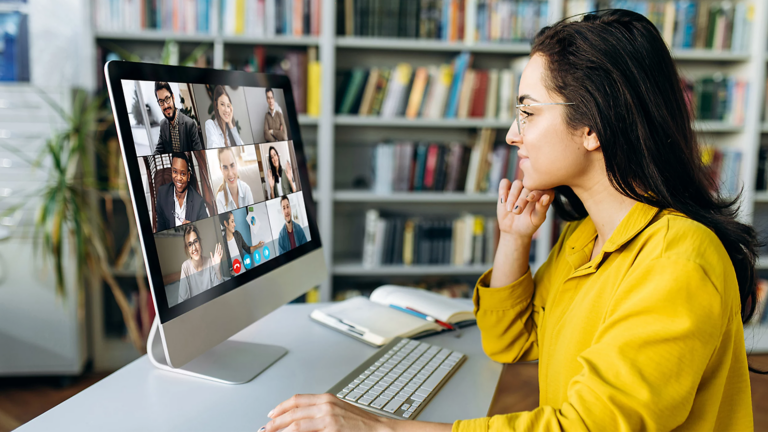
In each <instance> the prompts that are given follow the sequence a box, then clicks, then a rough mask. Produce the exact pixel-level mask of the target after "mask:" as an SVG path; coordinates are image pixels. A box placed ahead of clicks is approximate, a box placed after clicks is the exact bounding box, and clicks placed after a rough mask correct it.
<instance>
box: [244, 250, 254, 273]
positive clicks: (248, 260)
mask: <svg viewBox="0 0 768 432" xmlns="http://www.w3.org/2000/svg"><path fill="white" fill-rule="evenodd" d="M251 264H253V261H251V256H250V255H248V254H246V255H245V257H243V265H244V266H245V269H246V270H249V269H250V268H251Z"/></svg>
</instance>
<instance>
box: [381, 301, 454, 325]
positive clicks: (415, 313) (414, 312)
mask: <svg viewBox="0 0 768 432" xmlns="http://www.w3.org/2000/svg"><path fill="white" fill-rule="evenodd" d="M389 306H390V307H391V308H394V309H397V310H399V311H401V312H405V313H407V314H410V315H413V316H415V317H418V318H421V319H425V320H427V321H431V322H433V323H435V324H437V325H439V326H440V327H443V328H447V329H448V330H456V331H459V328H458V327H456V326H453V325H451V324H448V323H446V322H443V321H440V320H439V319H437V318H435V317H433V316H429V315H427V314H425V313H423V312H419V311H417V310H416V309H413V308H410V307H401V306H398V305H393V304H391V305H389Z"/></svg>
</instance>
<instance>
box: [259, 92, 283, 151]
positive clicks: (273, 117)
mask: <svg viewBox="0 0 768 432" xmlns="http://www.w3.org/2000/svg"><path fill="white" fill-rule="evenodd" d="M264 94H266V95H267V105H269V110H268V111H267V113H266V114H264V139H265V140H267V141H268V142H275V141H287V140H288V131H287V130H286V128H285V120H283V113H282V112H280V110H278V109H277V106H276V105H275V92H274V90H272V89H271V88H269V87H267V89H266V90H265V91H264Z"/></svg>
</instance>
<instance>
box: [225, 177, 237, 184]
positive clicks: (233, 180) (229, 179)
mask: <svg viewBox="0 0 768 432" xmlns="http://www.w3.org/2000/svg"><path fill="white" fill-rule="evenodd" d="M227 181H228V182H230V183H234V182H236V181H237V177H235V178H228V179H227Z"/></svg>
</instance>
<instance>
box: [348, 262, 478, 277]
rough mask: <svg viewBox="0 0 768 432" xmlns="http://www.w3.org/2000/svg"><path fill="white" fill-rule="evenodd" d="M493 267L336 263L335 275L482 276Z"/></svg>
mask: <svg viewBox="0 0 768 432" xmlns="http://www.w3.org/2000/svg"><path fill="white" fill-rule="evenodd" d="M490 267H491V265H490V264H482V265H470V266H454V265H447V264H443V265H440V264H435V265H411V266H404V265H388V266H387V265H382V266H376V267H364V266H363V265H362V264H360V263H346V264H336V265H334V266H333V274H334V276H462V275H467V276H475V275H476V276H480V275H481V274H483V273H485V271H486V270H488V269H489V268H490Z"/></svg>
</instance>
